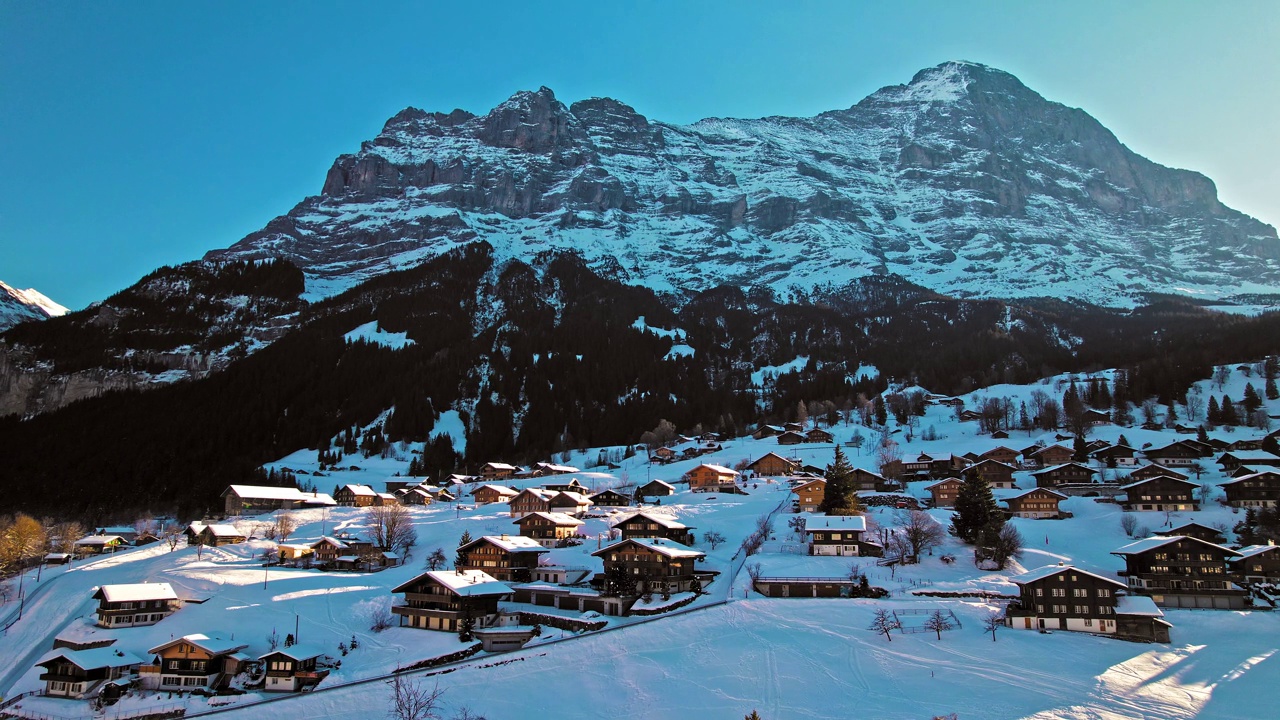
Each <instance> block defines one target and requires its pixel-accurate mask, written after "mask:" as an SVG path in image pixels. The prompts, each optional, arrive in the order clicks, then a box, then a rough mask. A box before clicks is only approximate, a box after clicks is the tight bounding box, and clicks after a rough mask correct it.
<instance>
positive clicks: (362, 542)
mask: <svg viewBox="0 0 1280 720" xmlns="http://www.w3.org/2000/svg"><path fill="white" fill-rule="evenodd" d="M372 550H373V542H372V541H371V540H366V539H364V538H362V537H360V536H358V535H349V534H341V535H339V536H337V537H329V536H328V535H326V536H324V537H322V538H320V539H319V540H317V541H315V542H314V543H312V544H311V559H312V562H315V563H320V564H322V565H331V564H334V563H336V562H338V561H339V560H340V559H342V558H352V557H354V558H358V557H360V556H361V555H365V554H367V553H369V552H371V551H372Z"/></svg>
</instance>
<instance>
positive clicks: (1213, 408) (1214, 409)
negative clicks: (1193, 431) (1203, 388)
mask: <svg viewBox="0 0 1280 720" xmlns="http://www.w3.org/2000/svg"><path fill="white" fill-rule="evenodd" d="M1204 419H1205V420H1206V421H1208V423H1209V425H1210V426H1212V425H1220V424H1221V423H1222V410H1221V408H1219V407H1218V398H1216V397H1214V396H1212V395H1210V396H1209V409H1208V410H1206V411H1205V416H1204Z"/></svg>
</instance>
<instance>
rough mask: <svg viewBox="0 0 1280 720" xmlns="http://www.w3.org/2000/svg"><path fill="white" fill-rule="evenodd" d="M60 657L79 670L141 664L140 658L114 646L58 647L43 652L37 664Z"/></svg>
mask: <svg viewBox="0 0 1280 720" xmlns="http://www.w3.org/2000/svg"><path fill="white" fill-rule="evenodd" d="M58 658H62V659H64V660H66V661H67V662H69V663H71V664H72V665H75V666H76V667H78V668H80V669H81V670H97V669H99V668H114V667H125V666H128V665H141V664H142V658H140V657H138V656H137V655H134V654H133V653H131V652H127V651H124V650H120V649H118V648H114V647H100V648H91V649H89V650H67V649H65V648H59V649H55V650H51V651H49V652H47V653H45V654H44V656H43V657H42V658H41V659H40V662H37V663H36V664H37V665H44V664H45V663H47V662H49V661H51V660H56V659H58Z"/></svg>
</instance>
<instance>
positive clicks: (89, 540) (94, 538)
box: [72, 535, 124, 545]
mask: <svg viewBox="0 0 1280 720" xmlns="http://www.w3.org/2000/svg"><path fill="white" fill-rule="evenodd" d="M113 540H114V541H116V542H118V543H122V542H124V538H122V537H120V536H119V535H89V536H86V537H82V538H80V539H79V540H77V541H75V542H74V543H72V545H107V544H109V543H111V541H113Z"/></svg>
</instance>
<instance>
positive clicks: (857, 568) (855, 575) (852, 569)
mask: <svg viewBox="0 0 1280 720" xmlns="http://www.w3.org/2000/svg"><path fill="white" fill-rule="evenodd" d="M849 581H850V582H855V583H856V582H861V581H862V565H860V564H858V563H857V562H851V563H849Z"/></svg>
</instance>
